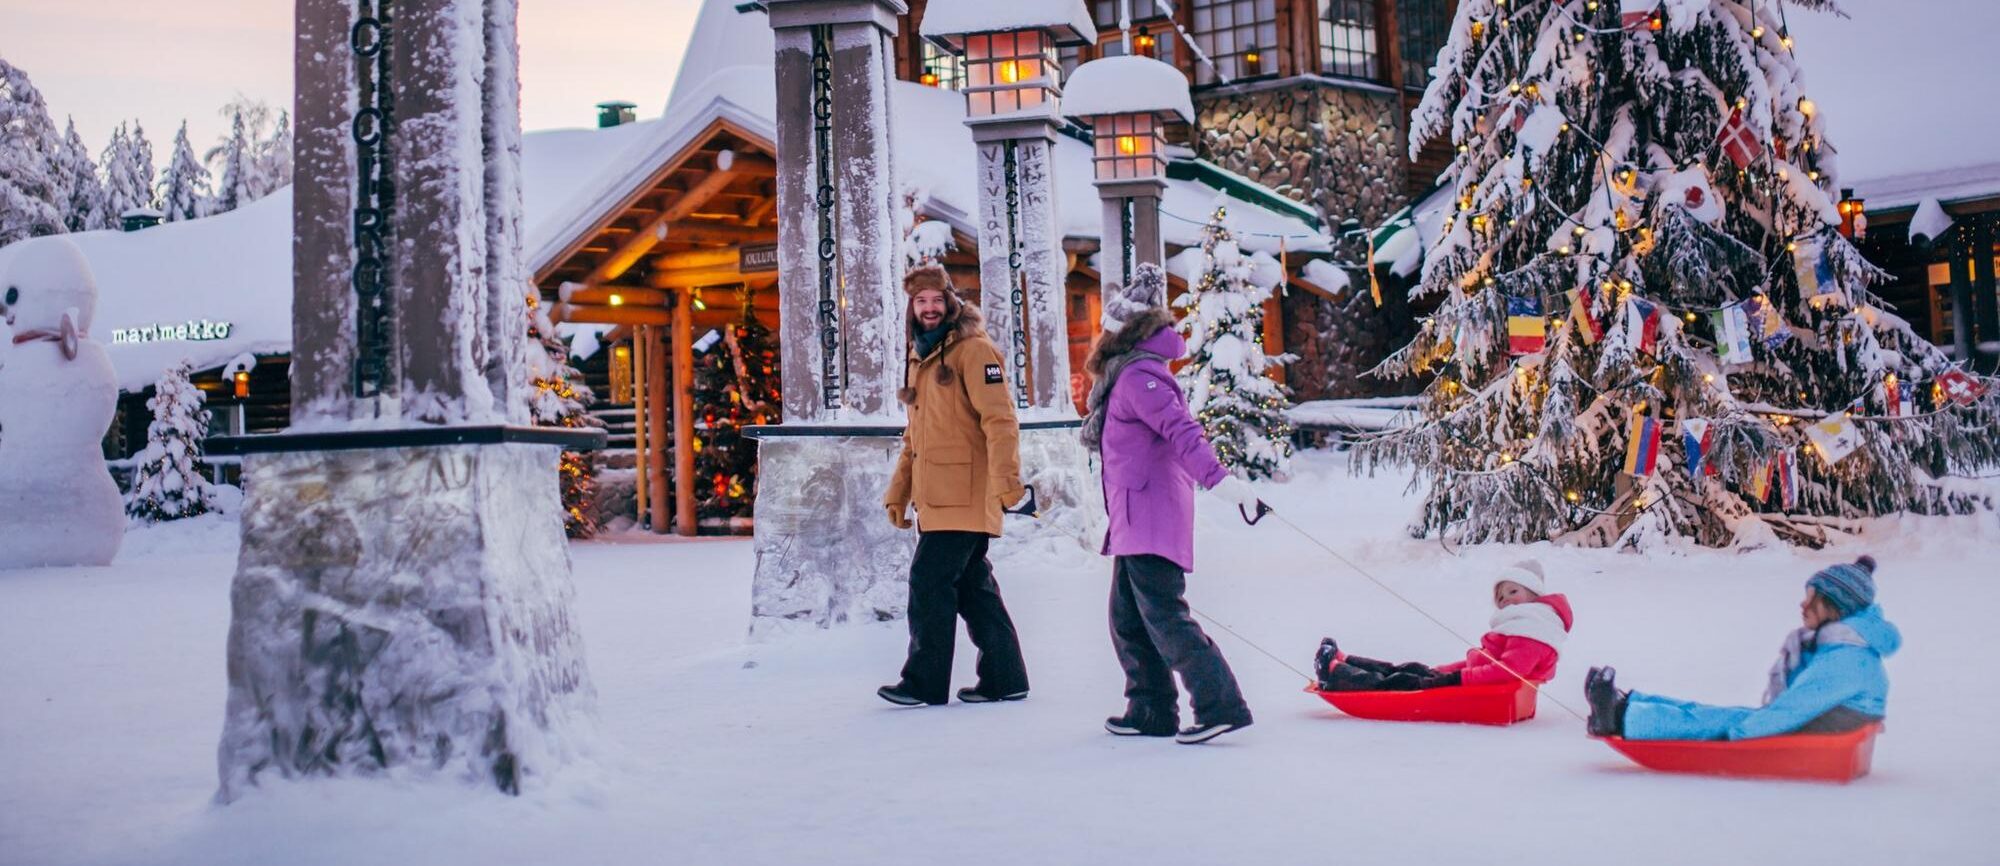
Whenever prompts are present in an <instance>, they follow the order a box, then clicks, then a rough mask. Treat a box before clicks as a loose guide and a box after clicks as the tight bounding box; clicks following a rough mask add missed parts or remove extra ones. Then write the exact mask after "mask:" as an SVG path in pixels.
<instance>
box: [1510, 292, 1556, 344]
mask: <svg viewBox="0 0 2000 866" xmlns="http://www.w3.org/2000/svg"><path fill="white" fill-rule="evenodd" d="M1547 343H1548V322H1547V321H1545V320H1543V319H1542V301H1541V299H1540V298H1515V297H1509V298H1508V299H1507V351H1509V352H1511V353H1513V354H1516V355H1527V354H1532V353H1535V352H1539V351H1541V350H1542V346H1544V345H1546V344H1547Z"/></svg>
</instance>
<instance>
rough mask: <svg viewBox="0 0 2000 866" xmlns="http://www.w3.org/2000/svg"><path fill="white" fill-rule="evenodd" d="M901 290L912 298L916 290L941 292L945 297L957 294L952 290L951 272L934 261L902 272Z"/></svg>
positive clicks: (915, 294)
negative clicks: (907, 271)
mask: <svg viewBox="0 0 2000 866" xmlns="http://www.w3.org/2000/svg"><path fill="white" fill-rule="evenodd" d="M903 292H904V293H905V294H907V295H909V296H910V297H912V298H914V297H916V296H917V293H918V292H943V293H944V294H945V296H946V297H953V296H956V295H957V294H958V293H957V292H956V291H953V290H952V287H951V274H950V273H949V272H947V271H945V269H944V265H941V264H938V263H936V262H932V263H930V264H928V265H922V266H919V267H915V268H911V269H910V272H909V273H907V274H904V275H903Z"/></svg>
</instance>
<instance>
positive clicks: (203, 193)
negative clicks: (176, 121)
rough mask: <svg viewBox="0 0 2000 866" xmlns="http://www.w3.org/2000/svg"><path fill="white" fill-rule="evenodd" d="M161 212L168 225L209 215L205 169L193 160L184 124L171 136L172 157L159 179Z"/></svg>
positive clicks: (206, 170) (184, 122)
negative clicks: (172, 140) (172, 142)
mask: <svg viewBox="0 0 2000 866" xmlns="http://www.w3.org/2000/svg"><path fill="white" fill-rule="evenodd" d="M160 210H161V211H162V212H164V213H165V214H166V221H167V222H179V221H181V220H191V219H200V218H202V217H204V216H207V215H208V169H206V168H203V167H202V165H201V163H200V162H199V161H198V160H196V159H195V158H194V148H193V147H192V146H191V145H189V144H188V136H187V121H181V129H180V131H179V132H177V133H175V134H174V155H173V156H172V157H171V158H170V159H169V160H168V161H167V170H166V172H165V173H164V174H162V175H160Z"/></svg>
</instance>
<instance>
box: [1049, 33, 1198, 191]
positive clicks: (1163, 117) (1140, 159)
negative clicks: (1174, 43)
mask: <svg viewBox="0 0 2000 866" xmlns="http://www.w3.org/2000/svg"><path fill="white" fill-rule="evenodd" d="M1063 99H1064V111H1065V113H1067V114H1069V115H1070V116H1071V117H1077V118H1087V119H1088V120H1089V122H1090V127H1091V131H1092V133H1093V134H1094V135H1095V136H1096V147H1095V149H1094V150H1093V153H1092V160H1091V162H1092V165H1093V167H1094V169H1095V172H1094V173H1095V175H1096V178H1097V181H1098V182H1099V183H1105V182H1110V181H1126V180H1156V179H1160V178H1164V177H1165V176H1166V172H1167V159H1166V140H1165V138H1164V136H1163V132H1164V129H1165V126H1166V123H1167V121H1168V120H1170V119H1174V118H1178V119H1180V120H1181V121H1183V122H1186V123H1193V122H1194V104H1193V102H1192V101H1191V100H1190V99H1189V98H1188V89H1187V78H1186V77H1185V76H1183V75H1182V74H1181V72H1180V70H1178V69H1175V68H1174V67H1172V66H1169V65H1167V64H1166V63H1162V62H1160V61H1158V60H1154V59H1153V58H1151V57H1145V56H1142V55H1128V56H1123V57H1105V58H1100V59H1097V60H1092V61H1090V62H1089V63H1085V64H1083V65H1082V66H1078V67H1077V68H1076V72H1075V73H1073V74H1072V76H1071V78H1070V85H1069V91H1068V93H1066V94H1065V95H1064V97H1063Z"/></svg>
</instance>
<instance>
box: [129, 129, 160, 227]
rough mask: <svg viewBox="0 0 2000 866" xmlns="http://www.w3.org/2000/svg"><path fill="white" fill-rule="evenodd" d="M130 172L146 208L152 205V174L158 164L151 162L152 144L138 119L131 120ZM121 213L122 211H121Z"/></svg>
mask: <svg viewBox="0 0 2000 866" xmlns="http://www.w3.org/2000/svg"><path fill="white" fill-rule="evenodd" d="M131 145H132V172H133V176H134V177H136V178H137V179H138V181H139V189H140V190H142V191H143V192H142V194H143V195H144V196H145V197H146V200H147V206H150V205H152V204H153V201H152V198H153V172H154V170H155V166H157V165H159V163H157V162H154V161H153V142H152V140H151V139H148V138H147V137H146V127H145V126H144V125H142V124H141V123H139V120H138V118H133V119H132V136H131ZM121 213H122V211H121Z"/></svg>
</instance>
